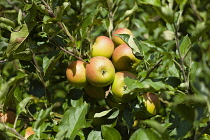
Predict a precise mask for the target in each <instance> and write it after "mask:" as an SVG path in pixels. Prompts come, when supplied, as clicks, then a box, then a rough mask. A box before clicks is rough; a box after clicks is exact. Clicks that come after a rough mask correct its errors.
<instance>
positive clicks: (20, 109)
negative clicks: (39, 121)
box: [17, 97, 33, 114]
mask: <svg viewBox="0 0 210 140" xmlns="http://www.w3.org/2000/svg"><path fill="white" fill-rule="evenodd" d="M31 99H33V97H26V98H24V99H23V100H22V101H21V102H20V103H19V104H18V105H17V113H18V114H20V113H21V112H24V113H27V111H26V109H25V107H26V105H27V104H28V102H29V101H30V100H31Z"/></svg>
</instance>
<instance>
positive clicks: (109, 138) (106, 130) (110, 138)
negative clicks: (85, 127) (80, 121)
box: [101, 125, 122, 140]
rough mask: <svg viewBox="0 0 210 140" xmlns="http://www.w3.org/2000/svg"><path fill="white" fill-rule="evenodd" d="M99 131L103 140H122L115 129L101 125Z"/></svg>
mask: <svg viewBox="0 0 210 140" xmlns="http://www.w3.org/2000/svg"><path fill="white" fill-rule="evenodd" d="M101 131H102V136H103V139H104V140H122V137H121V135H120V133H119V132H118V131H117V130H116V129H115V128H112V127H109V126H106V125H102V126H101Z"/></svg>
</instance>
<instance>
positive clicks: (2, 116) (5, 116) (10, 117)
mask: <svg viewBox="0 0 210 140" xmlns="http://www.w3.org/2000/svg"><path fill="white" fill-rule="evenodd" d="M15 118H16V114H15V112H13V111H7V112H5V113H2V112H1V113H0V122H2V123H10V124H14V122H15Z"/></svg>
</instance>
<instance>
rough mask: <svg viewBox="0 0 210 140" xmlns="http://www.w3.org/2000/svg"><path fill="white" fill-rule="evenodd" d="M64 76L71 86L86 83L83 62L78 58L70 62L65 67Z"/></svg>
mask: <svg viewBox="0 0 210 140" xmlns="http://www.w3.org/2000/svg"><path fill="white" fill-rule="evenodd" d="M66 77H67V79H68V81H69V83H70V84H72V85H73V86H77V87H84V86H85V85H86V83H87V80H86V68H85V62H83V61H80V60H76V61H73V62H71V63H70V64H69V65H68V68H67V69H66Z"/></svg>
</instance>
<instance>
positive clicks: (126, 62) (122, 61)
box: [112, 43, 140, 71]
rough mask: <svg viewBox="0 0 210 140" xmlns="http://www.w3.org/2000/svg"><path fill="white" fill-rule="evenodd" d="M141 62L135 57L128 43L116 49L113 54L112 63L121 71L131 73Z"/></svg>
mask: <svg viewBox="0 0 210 140" xmlns="http://www.w3.org/2000/svg"><path fill="white" fill-rule="evenodd" d="M139 62H140V60H139V59H137V58H136V57H135V56H134V54H133V52H132V49H131V48H130V47H129V46H128V45H127V44H126V43H124V44H121V45H119V46H118V47H116V48H115V50H114V52H113V54H112V63H113V65H114V66H115V68H116V69H117V70H119V71H130V70H132V69H134V68H135V67H136V66H137V65H138V64H139Z"/></svg>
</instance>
